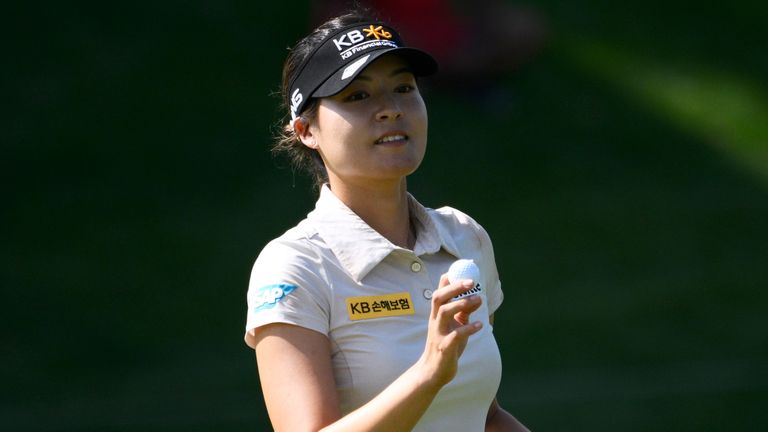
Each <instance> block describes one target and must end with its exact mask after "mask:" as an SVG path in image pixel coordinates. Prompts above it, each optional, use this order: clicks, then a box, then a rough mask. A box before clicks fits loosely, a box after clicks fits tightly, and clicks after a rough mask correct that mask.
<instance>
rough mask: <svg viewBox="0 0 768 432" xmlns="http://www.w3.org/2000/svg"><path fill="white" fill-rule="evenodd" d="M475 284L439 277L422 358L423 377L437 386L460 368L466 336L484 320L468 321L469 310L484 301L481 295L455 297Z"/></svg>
mask: <svg viewBox="0 0 768 432" xmlns="http://www.w3.org/2000/svg"><path fill="white" fill-rule="evenodd" d="M473 286H474V284H473V281H471V280H461V281H456V282H454V283H452V284H451V283H449V282H448V277H447V276H446V275H443V276H442V277H441V278H440V285H439V287H438V289H437V290H436V291H435V292H434V294H433V295H432V311H431V313H430V315H429V327H428V330H427V343H426V346H425V347H424V353H423V354H422V356H421V358H420V359H419V362H418V363H417V364H418V365H419V366H420V367H421V368H422V370H423V371H424V373H425V374H426V375H425V376H424V379H425V381H426V382H427V383H431V384H433V385H435V386H437V387H442V386H444V385H445V384H447V383H448V382H450V381H451V380H452V379H453V378H454V377H455V376H456V371H457V369H458V362H459V357H460V356H461V354H462V353H463V352H464V348H465V347H466V346H467V339H468V338H469V337H470V336H471V335H473V334H475V333H477V332H478V331H480V329H481V328H482V327H483V324H482V322H480V321H475V322H471V323H470V322H469V317H470V314H471V313H472V312H474V311H476V310H477V309H478V308H479V307H480V305H481V304H482V297H480V296H471V297H466V298H463V299H461V300H456V301H453V298H454V297H456V296H457V295H459V294H461V293H463V292H465V291H468V290H469V289H471V288H472V287H473Z"/></svg>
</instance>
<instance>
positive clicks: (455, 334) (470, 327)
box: [441, 321, 483, 348]
mask: <svg viewBox="0 0 768 432" xmlns="http://www.w3.org/2000/svg"><path fill="white" fill-rule="evenodd" d="M482 328H483V323H482V322H481V321H475V322H472V323H470V324H467V325H463V326H460V327H456V328H455V329H454V330H453V331H452V332H451V333H449V334H447V335H446V336H445V337H444V338H443V341H442V343H441V345H442V346H443V348H448V347H450V346H452V345H453V344H456V343H459V344H463V343H465V342H466V341H467V339H469V337H470V336H472V335H473V334H475V333H477V332H479V331H480V330H481V329H482Z"/></svg>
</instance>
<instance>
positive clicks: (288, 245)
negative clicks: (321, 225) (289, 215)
mask: <svg viewBox="0 0 768 432" xmlns="http://www.w3.org/2000/svg"><path fill="white" fill-rule="evenodd" d="M321 243H322V240H321V239H320V237H319V236H318V234H317V230H316V229H315V228H314V227H313V225H312V224H311V223H308V221H307V220H306V219H305V220H303V221H301V222H299V224H298V225H296V226H294V227H292V228H290V229H288V230H287V231H285V232H284V233H283V234H281V235H280V236H278V237H276V238H274V239H272V240H270V241H269V242H268V243H267V244H266V245H265V246H264V248H263V249H262V250H261V252H260V253H259V259H262V258H263V257H268V256H272V255H279V256H281V257H282V258H289V257H302V256H317V255H318V254H319V253H320V249H321V248H322V244H321Z"/></svg>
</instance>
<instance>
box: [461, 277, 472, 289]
mask: <svg viewBox="0 0 768 432" xmlns="http://www.w3.org/2000/svg"><path fill="white" fill-rule="evenodd" d="M461 286H463V287H464V288H472V287H473V286H475V283H474V282H473V281H472V279H464V280H463V281H461Z"/></svg>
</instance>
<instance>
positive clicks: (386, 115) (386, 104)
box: [376, 97, 403, 121]
mask: <svg viewBox="0 0 768 432" xmlns="http://www.w3.org/2000/svg"><path fill="white" fill-rule="evenodd" d="M402 116H403V111H402V110H401V109H400V106H399V105H398V103H397V102H396V101H394V100H393V99H392V98H391V97H390V98H385V100H384V101H382V107H381V109H380V110H379V112H377V113H376V120H378V121H387V120H397V119H399V118H400V117H402Z"/></svg>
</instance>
